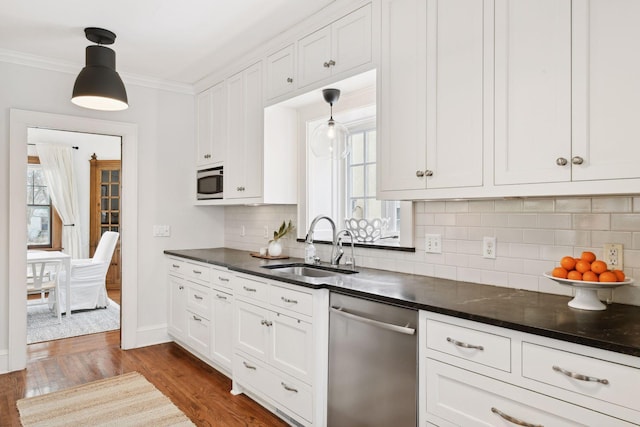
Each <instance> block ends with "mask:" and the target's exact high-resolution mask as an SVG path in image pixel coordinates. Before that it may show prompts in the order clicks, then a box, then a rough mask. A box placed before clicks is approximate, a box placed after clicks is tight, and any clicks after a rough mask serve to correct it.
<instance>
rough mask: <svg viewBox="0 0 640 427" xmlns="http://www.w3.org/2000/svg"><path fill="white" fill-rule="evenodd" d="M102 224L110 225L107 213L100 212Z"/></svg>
mask: <svg viewBox="0 0 640 427" xmlns="http://www.w3.org/2000/svg"><path fill="white" fill-rule="evenodd" d="M100 224H109V218H108V214H107V212H100Z"/></svg>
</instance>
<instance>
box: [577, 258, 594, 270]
mask: <svg viewBox="0 0 640 427" xmlns="http://www.w3.org/2000/svg"><path fill="white" fill-rule="evenodd" d="M576 270H578V271H579V272H580V273H585V272H587V271H589V270H591V263H590V262H588V261H585V260H583V259H581V260H580V261H578V262H576Z"/></svg>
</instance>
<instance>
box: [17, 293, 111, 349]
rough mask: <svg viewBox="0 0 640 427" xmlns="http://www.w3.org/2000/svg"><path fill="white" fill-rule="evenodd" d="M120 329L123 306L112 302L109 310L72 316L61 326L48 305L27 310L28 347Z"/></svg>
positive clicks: (88, 311)
mask: <svg viewBox="0 0 640 427" xmlns="http://www.w3.org/2000/svg"><path fill="white" fill-rule="evenodd" d="M115 329H120V306H119V305H118V304H116V303H115V302H113V301H112V300H109V305H108V306H107V308H99V309H96V310H85V311H78V312H75V311H74V312H73V313H72V314H71V316H66V315H63V316H62V324H60V323H58V319H56V316H55V314H54V313H53V312H52V311H50V310H49V308H48V307H47V306H46V305H36V306H32V307H27V344H33V343H36V342H42V341H51V340H57V339H61V338H70V337H77V336H80V335H87V334H95V333H97V332H106V331H113V330H115Z"/></svg>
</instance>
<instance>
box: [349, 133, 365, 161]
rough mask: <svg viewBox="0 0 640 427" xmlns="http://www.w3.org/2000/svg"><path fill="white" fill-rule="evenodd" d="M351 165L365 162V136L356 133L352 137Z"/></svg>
mask: <svg viewBox="0 0 640 427" xmlns="http://www.w3.org/2000/svg"><path fill="white" fill-rule="evenodd" d="M351 153H352V154H351V163H352V164H354V163H363V162H364V135H363V134H362V133H356V134H353V135H351Z"/></svg>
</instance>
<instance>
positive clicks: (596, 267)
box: [591, 260, 607, 274]
mask: <svg viewBox="0 0 640 427" xmlns="http://www.w3.org/2000/svg"><path fill="white" fill-rule="evenodd" d="M591 271H593V272H594V273H596V274H601V273H604V272H605V271H607V263H606V262H604V261H599V260H596V261H593V262H592V263H591Z"/></svg>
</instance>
